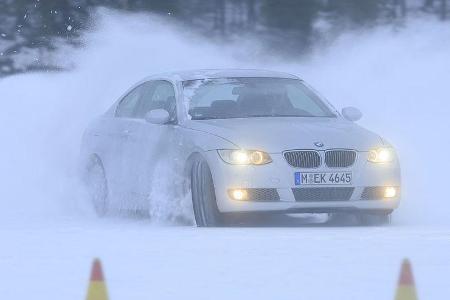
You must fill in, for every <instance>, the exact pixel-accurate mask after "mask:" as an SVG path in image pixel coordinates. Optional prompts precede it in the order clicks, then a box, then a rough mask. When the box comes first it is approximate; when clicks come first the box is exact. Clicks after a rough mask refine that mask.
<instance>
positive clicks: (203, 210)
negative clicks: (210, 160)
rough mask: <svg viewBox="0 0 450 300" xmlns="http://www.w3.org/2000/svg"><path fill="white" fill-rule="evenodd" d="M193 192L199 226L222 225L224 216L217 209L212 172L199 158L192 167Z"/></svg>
mask: <svg viewBox="0 0 450 300" xmlns="http://www.w3.org/2000/svg"><path fill="white" fill-rule="evenodd" d="M191 191H192V205H193V208H194V216H195V221H196V222H197V226H199V227H215V226H220V225H222V222H223V215H222V214H221V213H220V211H219V209H218V207H217V202H216V192H215V188H214V183H213V179H212V175H211V170H210V169H209V166H208V164H207V162H206V161H205V160H204V159H202V158H198V159H197V160H196V161H195V162H194V164H193V166H192V172H191Z"/></svg>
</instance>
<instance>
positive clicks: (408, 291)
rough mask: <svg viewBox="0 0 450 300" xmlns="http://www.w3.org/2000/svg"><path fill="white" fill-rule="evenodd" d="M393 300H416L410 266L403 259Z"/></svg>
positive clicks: (407, 261)
mask: <svg viewBox="0 0 450 300" xmlns="http://www.w3.org/2000/svg"><path fill="white" fill-rule="evenodd" d="M395 300H417V293H416V287H415V286H414V278H413V274H412V270H411V264H410V262H409V260H407V259H404V260H403V263H402V269H401V270H400V278H399V279H398V287H397V293H396V295H395Z"/></svg>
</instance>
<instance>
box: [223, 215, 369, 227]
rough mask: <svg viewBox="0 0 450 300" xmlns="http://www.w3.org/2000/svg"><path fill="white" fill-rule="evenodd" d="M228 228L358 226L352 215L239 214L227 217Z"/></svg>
mask: <svg viewBox="0 0 450 300" xmlns="http://www.w3.org/2000/svg"><path fill="white" fill-rule="evenodd" d="M224 225H225V226H228V227H346V226H360V223H359V222H358V220H357V219H356V217H355V216H354V215H351V214H339V215H330V216H329V215H327V214H289V215H284V214H239V215H233V216H229V217H228V218H227V222H226V223H225V224H224Z"/></svg>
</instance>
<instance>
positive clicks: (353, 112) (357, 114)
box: [342, 106, 362, 122]
mask: <svg viewBox="0 0 450 300" xmlns="http://www.w3.org/2000/svg"><path fill="white" fill-rule="evenodd" d="M342 115H343V116H344V118H346V119H347V120H349V121H352V122H355V121H358V120H359V119H361V118H362V113H361V111H360V110H359V109H357V108H356V107H351V106H349V107H344V108H343V109H342Z"/></svg>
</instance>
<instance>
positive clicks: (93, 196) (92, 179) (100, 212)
mask: <svg viewBox="0 0 450 300" xmlns="http://www.w3.org/2000/svg"><path fill="white" fill-rule="evenodd" d="M86 179H87V182H86V185H87V190H88V194H89V199H90V201H91V203H92V206H93V207H94V210H95V213H96V214H97V216H99V217H103V216H105V215H106V214H107V213H108V211H109V200H108V183H107V180H106V175H105V169H104V168H103V164H102V162H101V160H100V159H99V158H97V157H95V158H94V159H93V160H92V162H91V164H90V166H89V167H88V170H87V178H86Z"/></svg>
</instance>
